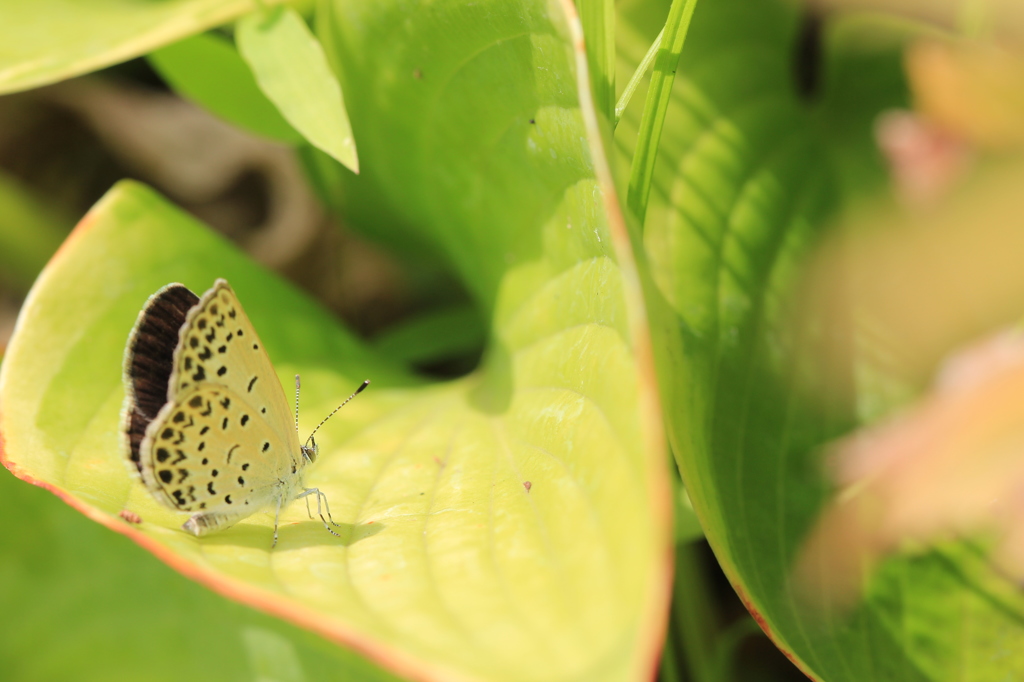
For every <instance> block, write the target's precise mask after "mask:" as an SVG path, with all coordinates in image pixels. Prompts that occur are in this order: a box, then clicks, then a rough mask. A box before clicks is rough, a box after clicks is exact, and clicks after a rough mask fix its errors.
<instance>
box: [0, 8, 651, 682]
mask: <svg viewBox="0 0 1024 682" xmlns="http://www.w3.org/2000/svg"><path fill="white" fill-rule="evenodd" d="M335 9H336V10H337V12H338V16H337V22H336V23H330V24H329V25H328V28H326V30H329V31H331V32H332V34H333V35H334V38H335V40H334V41H332V42H329V43H328V44H333V45H336V46H338V48H337V49H338V50H339V56H340V59H341V61H342V62H343V63H345V65H346V70H345V73H346V77H347V78H348V79H349V82H346V83H345V84H344V86H345V91H346V92H351V93H354V94H353V96H352V101H351V102H350V112H351V114H352V118H353V124H354V127H356V128H357V129H360V130H363V131H365V134H366V139H367V146H365V147H363V146H361V151H360V154H361V157H362V159H363V161H364V162H365V164H364V170H365V171H366V172H365V173H364V176H361V179H360V183H362V182H367V183H374V184H375V190H374V191H375V193H376V194H377V196H387V197H391V201H393V202H395V203H396V204H398V205H399V206H400V207H401V208H400V210H402V211H404V212H405V213H406V215H407V216H408V217H409V219H410V221H415V222H416V223H417V224H419V225H420V226H421V227H422V230H423V233H424V235H425V239H427V240H429V241H432V242H434V243H435V244H437V245H438V249H439V250H441V251H442V252H444V253H447V254H448V255H449V257H450V260H451V262H452V263H453V264H454V265H455V267H456V270H457V271H458V272H459V273H460V274H461V276H462V277H463V278H464V280H465V282H466V285H467V286H468V287H469V288H470V289H471V290H472V291H473V292H474V294H476V296H477V300H478V301H479V302H480V306H481V309H482V311H483V312H482V314H483V316H484V317H485V318H487V319H489V320H490V338H489V341H488V350H487V355H486V360H485V362H484V364H483V366H482V367H481V368H480V369H479V370H477V371H476V372H474V373H473V374H471V375H469V376H468V377H466V378H464V379H461V380H458V381H454V382H449V383H445V384H438V385H424V384H422V383H420V382H417V381H415V380H414V379H412V378H410V377H408V376H406V375H404V374H403V373H402V372H400V371H398V370H396V369H393V368H392V366H391V365H390V364H389V363H387V362H385V361H382V360H381V359H380V358H379V357H377V356H375V355H373V354H371V353H370V352H369V351H367V350H366V349H365V348H363V347H362V346H361V345H360V344H359V343H358V342H357V341H355V340H354V339H353V338H352V337H351V336H350V335H349V334H348V333H346V332H345V331H344V330H343V329H341V328H339V327H338V326H337V325H336V324H335V323H334V322H333V321H332V320H331V319H330V318H329V317H328V316H327V315H326V314H325V313H323V312H322V311H321V310H320V309H318V308H317V307H316V306H314V305H313V304H311V303H309V302H308V301H307V300H306V299H304V298H303V297H302V296H300V295H299V294H297V293H296V292H295V291H294V290H293V289H291V288H290V287H288V286H286V285H285V284H283V283H281V282H280V281H278V280H276V279H275V278H273V277H271V276H270V275H268V274H267V273H265V272H263V271H261V270H259V269H258V268H257V267H256V266H255V265H253V264H252V263H250V262H248V261H247V260H245V259H244V258H242V257H241V256H240V255H238V254H237V253H236V252H234V251H233V250H232V249H231V248H230V247H229V246H228V245H227V244H225V243H224V242H222V241H221V240H220V239H219V238H217V237H215V236H213V235H211V234H210V233H209V232H207V231H206V230H205V229H203V228H202V227H201V226H199V225H197V224H196V223H195V222H194V221H193V220H191V219H190V218H188V217H186V216H184V215H183V214H181V213H179V212H178V211H176V210H174V209H172V208H171V207H169V206H168V205H167V204H166V203H165V202H164V201H163V200H161V199H160V198H159V197H157V196H155V195H154V194H152V193H151V192H149V191H148V190H145V189H144V188H142V187H140V186H138V185H133V184H126V185H121V186H119V187H118V188H116V189H115V190H114V191H113V192H112V193H111V194H110V195H108V196H107V198H106V199H104V200H103V201H102V202H101V203H100V204H99V205H98V206H97V207H96V208H95V209H94V211H93V212H92V213H91V214H90V215H89V216H88V217H87V218H86V219H85V220H84V221H83V223H82V225H80V226H79V228H78V229H77V231H76V232H75V234H74V235H73V236H72V238H71V239H70V240H69V242H68V243H67V244H65V246H64V248H63V249H62V250H61V251H60V253H59V254H58V255H57V256H56V257H55V259H54V260H53V261H52V262H51V264H50V265H49V266H48V268H47V270H46V271H45V272H44V274H43V276H42V277H41V278H40V280H39V281H38V283H37V285H36V287H35V288H34V290H33V292H32V294H31V295H30V297H29V300H28V301H27V302H26V305H25V308H24V310H23V314H22V317H21V320H20V323H19V328H18V331H17V334H16V335H15V337H14V338H13V339H12V342H11V345H10V348H9V352H8V355H7V357H6V360H5V363H4V365H3V367H2V374H0V408H2V412H0V432H2V433H3V436H4V438H5V463H6V464H7V465H8V466H9V467H10V468H12V470H14V471H15V472H16V473H17V474H18V475H19V476H22V477H25V478H30V479H33V480H36V481H42V482H45V483H46V484H47V485H48V486H49V487H51V488H52V489H54V490H57V491H59V492H61V493H62V494H63V495H65V496H67V497H68V499H71V500H73V501H74V502H75V504H76V506H78V507H79V508H81V509H83V510H84V511H86V512H87V513H88V514H89V515H90V516H91V517H93V518H95V519H97V520H99V521H101V522H103V523H105V524H107V525H109V526H111V527H113V528H115V529H116V530H119V531H120V532H123V533H125V534H128V535H129V536H131V537H132V538H133V539H135V540H136V541H138V542H139V543H140V544H142V545H143V546H145V547H146V548H148V549H150V550H152V551H153V552H154V553H156V554H157V555H158V556H160V557H161V558H163V559H164V560H165V561H168V562H169V563H171V564H172V565H173V566H175V567H177V568H179V569H180V570H182V571H183V572H185V573H187V574H188V575H190V576H192V577H195V578H197V579H199V580H201V581H203V582H205V583H207V584H209V585H211V586H212V587H214V588H215V589H217V590H219V591H221V592H223V593H225V594H228V595H230V596H232V597H235V598H238V599H241V600H244V601H247V602H249V603H253V604H256V605H258V606H260V607H261V608H264V609H266V610H269V611H271V612H274V613H277V614H279V615H282V616H285V617H287V618H290V619H292V620H294V621H296V622H298V623H300V624H302V625H304V626H306V627H309V628H311V629H314V630H316V631H318V632H320V633H321V634H323V635H325V636H327V637H329V638H332V639H334V640H336V641H338V642H342V643H345V644H347V645H349V646H353V647H356V648H357V649H358V650H359V651H361V652H363V653H365V654H366V655H368V656H370V657H371V658H373V659H374V660H376V661H379V662H381V663H382V664H384V665H385V666H387V667H390V668H391V669H393V670H396V671H398V672H399V673H401V674H407V675H410V676H414V677H416V678H418V679H496V680H565V679H586V680H622V679H640V678H642V677H645V676H646V675H648V674H649V671H650V670H651V669H652V667H653V665H654V658H655V656H656V655H657V651H658V649H659V644H660V638H661V629H662V627H663V620H664V612H665V609H666V607H667V597H668V595H667V588H668V580H669V561H668V557H669V550H670V546H671V533H670V518H669V515H670V498H669V486H668V477H667V475H666V472H665V460H664V453H663V452H662V448H661V443H662V439H663V435H662V434H661V432H660V430H659V424H658V412H657V409H656V408H655V407H654V406H655V405H656V402H657V400H656V396H655V389H654V383H653V371H652V369H651V364H650V359H649V358H650V352H649V348H648V347H647V341H646V336H645V333H646V327H645V325H644V317H643V307H642V304H641V302H640V298H639V292H638V287H637V285H636V281H637V279H636V272H635V270H634V269H633V265H632V262H631V260H630V255H629V251H628V240H627V239H626V238H625V233H624V228H623V223H622V220H621V216H620V215H618V214H617V213H616V211H615V210H614V209H615V202H614V194H612V193H611V189H610V187H609V185H608V177H609V176H608V172H607V168H606V167H605V166H603V165H602V160H601V159H602V158H603V157H602V154H603V150H601V148H600V146H599V136H598V133H597V125H596V118H595V117H594V114H593V112H592V111H590V110H588V109H583V108H581V107H580V104H579V102H580V99H579V93H578V90H577V88H578V84H579V83H580V82H583V83H586V74H585V73H584V72H582V71H580V70H578V69H580V66H581V65H583V66H584V67H585V60H583V57H582V55H580V54H577V53H575V52H574V51H573V45H574V44H575V43H577V42H578V36H576V38H577V39H576V40H574V36H573V35H572V34H571V33H570V30H571V28H572V26H573V25H572V24H568V25H567V23H566V21H565V18H564V16H563V15H562V12H563V11H565V10H566V9H571V5H568V4H566V5H549V4H547V3H544V2H522V3H518V4H517V3H508V2H504V1H502V2H498V1H494V2H490V3H481V4H478V5H475V6H472V7H467V6H465V5H464V4H463V3H459V2H435V3H433V4H431V5H430V6H429V7H424V8H422V9H421V10H419V11H418V13H416V14H414V15H412V16H410V15H408V13H407V11H406V10H405V8H404V5H403V3H399V2H395V3H388V2H376V3H364V2H338V3H337V4H336V6H335ZM356 27H358V28H356ZM396 32H397V33H396ZM422 45H430V46H432V47H431V50H430V52H429V54H424V53H420V52H419V51H418V50H417V49H416V48H415V46H422ZM377 46H387V49H386V50H384V49H378V47H377ZM402 46H405V47H404V48H403V47H402ZM417 69H421V70H422V74H423V78H422V79H416V78H415V77H414V75H413V73H414V71H415V70H417ZM385 73H392V74H396V75H397V74H405V76H406V77H407V79H408V80H404V79H400V78H397V77H396V78H382V77H381V74H385ZM493 83H500V84H502V88H500V89H497V90H496V89H495V88H489V87H482V86H483V85H484V84H493ZM531 119H534V122H532V123H531ZM439 150H444V153H437V152H438V151H439ZM399 159H402V160H403V162H402V163H398V160H399ZM599 177H600V178H602V179H601V180H600V181H599V180H598V178H599ZM218 276H222V277H226V278H228V279H229V281H231V282H232V285H233V286H234V287H235V289H236V291H237V292H238V293H239V296H240V298H241V300H242V301H243V303H244V304H245V306H246V309H247V311H248V313H249V315H250V317H251V318H252V320H253V322H254V324H255V325H256V327H257V328H258V330H259V331H260V334H261V336H262V338H263V341H264V343H265V345H266V347H267V349H268V351H269V353H270V355H271V357H272V359H273V360H274V362H275V365H276V368H277V370H278V372H279V373H280V376H281V377H282V378H283V379H284V380H285V381H286V382H288V381H289V380H288V377H290V376H291V375H292V374H294V373H296V372H301V374H302V376H303V387H304V393H303V417H302V420H303V426H302V428H303V430H308V429H309V428H310V426H311V425H312V424H314V423H315V420H317V419H318V418H319V417H320V416H321V415H322V414H324V413H326V411H327V410H329V409H330V407H332V406H333V404H334V403H335V402H336V401H337V400H338V399H339V397H341V396H343V395H347V393H348V392H349V391H350V390H351V388H352V387H353V386H354V385H355V384H356V383H358V381H359V380H361V379H363V378H370V379H372V380H373V382H374V383H373V386H372V387H371V389H370V390H369V391H367V392H365V393H364V394H363V395H361V396H360V397H359V399H358V400H356V401H355V402H353V403H352V404H351V405H350V406H348V407H346V408H345V410H344V411H343V412H342V413H340V414H339V415H338V417H336V418H335V419H334V420H332V421H331V422H329V423H328V425H327V426H326V427H325V430H324V432H322V433H323V436H322V438H321V437H320V436H319V435H318V442H319V443H321V448H322V452H321V456H320V459H319V460H318V462H317V465H316V467H315V468H314V469H313V470H312V472H311V473H310V475H309V476H308V477H307V481H306V482H307V484H310V485H316V486H318V487H320V488H321V489H322V490H324V491H326V493H327V494H328V496H329V498H330V501H331V509H332V511H333V514H334V518H335V519H336V520H338V521H339V522H341V523H342V524H343V530H342V535H343V537H342V538H341V539H340V540H339V539H337V538H334V537H332V536H330V535H328V534H327V533H326V532H325V531H324V529H323V528H322V527H321V526H320V524H319V521H317V522H316V523H314V522H312V521H309V520H308V519H306V517H305V510H304V509H302V507H301V504H297V505H292V506H291V507H289V508H288V509H286V510H285V511H284V512H283V518H282V528H281V540H280V542H279V544H278V545H277V547H276V549H274V550H273V551H271V549H270V533H271V531H270V526H271V524H272V519H271V518H270V517H267V516H255V517H251V518H250V519H247V520H245V521H243V522H241V523H240V524H238V525H237V526H236V527H234V528H231V529H229V530H227V531H224V532H221V533H218V534H215V535H212V536H208V537H206V538H203V539H196V538H193V537H191V536H188V535H186V534H185V533H183V532H181V531H180V530H178V525H179V524H180V523H181V521H182V520H183V519H182V515H180V514H175V513H171V512H169V511H167V510H164V509H162V508H160V507H159V506H158V505H157V504H156V503H155V502H154V501H153V500H152V499H151V498H150V497H149V496H148V495H147V493H146V492H145V491H144V490H143V489H142V488H141V487H140V486H139V485H137V484H135V483H133V482H132V480H131V478H130V477H129V476H128V474H127V472H126V470H125V467H124V465H123V463H122V462H121V461H119V460H120V459H121V458H122V456H121V454H120V453H119V452H118V441H117V433H116V431H117V422H118V411H119V408H120V403H121V397H122V387H121V384H120V378H119V374H120V364H121V354H122V352H123V347H124V343H125V340H126V336H127V333H128V330H129V329H130V327H131V324H132V322H133V320H134V317H135V314H136V313H137V311H138V309H139V307H140V306H141V305H142V303H143V302H144V300H145V298H146V296H147V295H148V294H150V293H152V291H154V290H155V289H156V288H157V287H159V286H161V285H162V284H165V283H166V282H168V281H173V280H178V281H182V282H183V283H185V284H186V285H188V286H190V287H192V288H193V289H195V290H202V289H203V288H205V287H207V286H209V285H210V283H211V282H212V281H213V279H214V278H215V277H218ZM526 482H530V484H531V485H530V486H526V485H524V483H526ZM125 507H127V508H129V509H131V510H133V511H136V512H137V513H139V514H140V515H141V516H142V518H143V519H144V522H143V523H142V524H141V525H140V526H137V527H135V526H130V525H128V524H125V523H123V522H122V521H121V520H120V519H119V518H117V513H118V512H119V511H120V510H121V509H123V508H125Z"/></svg>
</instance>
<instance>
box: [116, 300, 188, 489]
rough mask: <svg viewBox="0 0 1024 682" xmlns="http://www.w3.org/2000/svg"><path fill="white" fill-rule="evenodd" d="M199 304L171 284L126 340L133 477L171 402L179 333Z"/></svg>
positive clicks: (126, 417)
mask: <svg viewBox="0 0 1024 682" xmlns="http://www.w3.org/2000/svg"><path fill="white" fill-rule="evenodd" d="M198 302H199V297H198V296H196V295H195V294H194V293H192V292H191V291H189V290H188V289H187V288H186V287H185V286H183V285H181V284H168V285H167V286H165V287H164V288H162V289H160V290H159V291H158V292H156V293H155V294H153V295H152V296H150V297H149V300H148V301H146V305H145V306H143V308H142V311H141V312H140V313H139V317H138V319H137V320H136V321H135V326H134V327H133V328H132V333H131V335H130V336H129V337H128V347H127V349H126V351H125V357H124V385H125V402H124V410H123V411H122V415H121V435H122V438H123V440H124V450H125V452H126V453H127V455H128V462H129V465H130V466H129V468H130V469H131V471H132V473H133V474H136V475H138V474H139V473H141V465H140V463H139V447H140V446H141V445H142V439H143V438H144V437H145V435H146V427H148V426H149V424H150V422H151V421H153V418H154V417H155V416H156V415H157V413H158V412H159V411H160V408H161V407H163V406H164V404H165V403H166V402H167V393H168V387H169V385H170V379H171V374H172V373H173V371H174V349H175V348H176V347H177V345H178V334H179V332H180V330H181V328H182V326H183V325H184V324H185V320H186V318H187V317H188V312H189V310H191V309H192V308H193V306H195V305H196V304H197V303H198Z"/></svg>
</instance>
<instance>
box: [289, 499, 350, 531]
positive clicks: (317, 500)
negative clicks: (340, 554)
mask: <svg viewBox="0 0 1024 682" xmlns="http://www.w3.org/2000/svg"><path fill="white" fill-rule="evenodd" d="M310 495H316V513H317V515H318V516H319V517H320V520H321V521H323V522H324V528H326V529H327V532H328V533H330V534H331V535H335V536H337V537H339V538H340V537H341V536H340V535H338V534H337V533H335V532H334V531H333V530H331V527H330V526H328V525H327V519H325V518H324V513H323V510H322V508H321V506H320V500H321V499H322V500H323V502H324V504H325V505H326V504H327V494H326V493H323V492H321V491H320V489H319V488H304V489H303V491H302V492H301V493H299V494H298V495H296V497H305V498H306V500H307V501H308V500H309V496H310ZM327 516H328V518H330V516H331V508H330V505H327ZM331 523H334V525H335V526H337V525H339V524H337V523H335V522H334V519H333V518H332V519H331Z"/></svg>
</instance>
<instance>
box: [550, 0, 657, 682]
mask: <svg viewBox="0 0 1024 682" xmlns="http://www.w3.org/2000/svg"><path fill="white" fill-rule="evenodd" d="M560 3H561V5H562V11H563V12H564V14H565V20H566V24H567V25H568V28H569V35H570V37H571V38H572V48H573V55H574V57H575V62H576V91H577V93H578V94H579V100H580V111H581V113H582V117H583V127H584V129H585V130H586V132H587V144H588V147H589V149H590V156H591V160H592V162H593V164H594V172H595V175H596V176H597V182H598V185H599V186H600V187H601V195H602V198H603V200H604V208H605V215H607V216H608V231H609V233H610V236H611V239H612V244H613V247H614V249H615V254H616V256H617V261H618V266H619V271H620V273H621V274H622V279H623V291H624V294H625V298H626V315H627V325H628V328H629V334H630V337H631V340H632V349H633V354H634V357H635V359H636V366H637V374H638V376H639V378H640V385H639V387H638V388H639V390H638V398H639V400H638V402H639V414H640V419H641V425H640V426H641V430H642V432H643V435H644V438H645V441H646V442H645V443H644V446H645V447H644V452H645V453H647V458H648V461H647V471H648V476H649V478H648V490H650V491H651V495H650V497H649V501H650V505H651V513H652V518H653V519H654V521H655V523H658V525H659V528H657V531H656V532H657V534H658V536H659V541H660V543H661V546H662V547H664V557H663V559H662V561H661V562H660V563H655V565H654V566H652V570H653V571H654V573H655V575H654V576H653V577H652V578H653V579H652V580H651V586H652V587H651V594H650V595H649V597H648V601H647V616H646V617H645V618H644V619H643V620H642V625H641V630H640V632H639V633H638V637H639V638H640V639H639V641H640V642H643V643H646V644H647V650H646V651H645V652H644V654H643V655H642V656H641V666H642V669H641V670H638V671H636V672H637V676H638V677H639V676H640V675H644V674H646V678H647V679H650V680H655V679H657V676H658V671H659V667H660V666H659V664H660V661H661V655H662V650H663V649H664V646H665V634H666V632H667V630H668V616H669V607H670V606H671V604H672V580H673V575H674V565H675V539H674V536H673V533H672V513H673V505H672V490H671V485H670V483H669V478H668V476H667V473H668V472H667V471H666V469H667V467H668V466H669V465H671V466H675V464H674V463H672V462H671V459H670V457H669V453H668V438H667V436H666V432H665V426H664V421H663V418H662V415H663V412H662V407H661V395H660V393H659V391H658V374H657V370H656V367H655V361H654V346H653V340H652V338H651V327H650V322H649V320H648V317H647V306H646V298H645V296H644V291H643V284H642V283H641V280H640V273H639V272H638V270H637V258H636V253H635V252H634V250H633V242H632V240H631V238H630V234H629V229H628V227H627V225H626V217H625V214H624V212H623V208H622V203H621V202H620V201H619V195H618V192H617V191H616V189H615V180H614V177H613V175H612V170H611V164H610V163H609V161H608V154H607V153H606V152H605V148H604V137H603V135H602V130H601V124H600V122H599V120H598V116H597V108H596V106H595V105H594V95H593V92H591V89H590V67H589V65H588V63H587V49H586V44H585V42H584V40H583V24H582V23H581V21H580V17H579V13H578V12H577V9H576V5H575V3H574V0H560ZM659 471H660V472H661V473H662V474H663V475H662V476H658V472H659Z"/></svg>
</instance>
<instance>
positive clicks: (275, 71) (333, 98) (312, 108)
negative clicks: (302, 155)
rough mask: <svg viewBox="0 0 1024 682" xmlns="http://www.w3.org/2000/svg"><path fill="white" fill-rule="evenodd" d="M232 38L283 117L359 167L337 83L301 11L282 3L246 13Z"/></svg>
mask: <svg viewBox="0 0 1024 682" xmlns="http://www.w3.org/2000/svg"><path fill="white" fill-rule="evenodd" d="M236 40H237V41H238V50H239V51H240V52H241V53H242V56H243V57H244V58H245V61H246V62H248V63H249V67H250V68H251V69H252V72H253V74H254V75H255V76H256V82H257V83H259V86H260V88H261V89H262V90H263V93H264V94H265V95H266V96H267V97H269V98H270V100H271V101H272V102H273V103H274V104H276V105H277V108H278V110H280V112H281V114H282V115H283V116H284V117H285V118H286V119H287V120H288V122H289V123H291V124H292V125H293V126H295V128H296V130H298V131H299V132H300V133H302V134H303V135H304V136H305V137H306V139H307V140H309V142H310V144H312V145H314V146H316V147H318V148H320V149H322V150H323V151H325V152H327V153H328V154H330V155H331V156H333V157H334V158H335V159H337V160H338V161H339V162H341V163H342V164H344V165H345V166H346V167H347V168H349V169H351V170H352V172H353V173H358V172H359V158H358V157H357V155H356V143H355V139H354V138H353V137H352V125H351V124H350V123H349V120H348V113H347V112H346V111H345V101H344V99H343V98H342V94H341V86H340V85H338V79H337V78H335V76H334V73H333V72H332V71H331V67H330V66H329V65H328V63H327V57H326V56H325V55H324V50H323V48H322V47H321V46H320V43H319V41H317V39H316V37H315V36H314V35H313V34H312V33H311V32H310V30H309V27H308V26H306V22H305V21H303V20H302V17H300V16H299V15H298V13H297V12H296V11H295V10H293V9H289V8H283V7H279V8H277V9H273V10H271V11H269V12H266V13H263V12H257V13H254V14H249V15H247V16H245V17H243V18H242V19H241V20H240V21H239V22H238V33H237V35H236Z"/></svg>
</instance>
